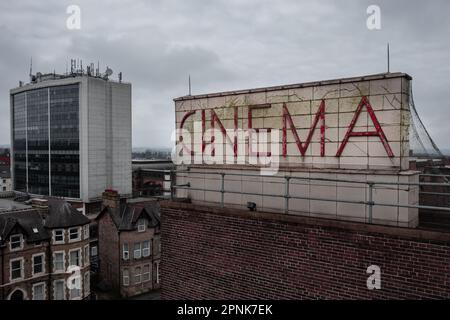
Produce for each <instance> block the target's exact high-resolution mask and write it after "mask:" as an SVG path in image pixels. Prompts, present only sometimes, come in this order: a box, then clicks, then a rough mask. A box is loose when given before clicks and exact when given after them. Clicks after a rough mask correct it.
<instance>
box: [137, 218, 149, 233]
mask: <svg viewBox="0 0 450 320" xmlns="http://www.w3.org/2000/svg"><path fill="white" fill-rule="evenodd" d="M137 225H138V232H144V231H145V229H146V227H147V223H146V220H145V219H139V220H138V223H137Z"/></svg>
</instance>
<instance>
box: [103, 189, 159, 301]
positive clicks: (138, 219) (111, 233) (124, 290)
mask: <svg viewBox="0 0 450 320" xmlns="http://www.w3.org/2000/svg"><path fill="white" fill-rule="evenodd" d="M103 206H104V208H103V209H102V211H101V212H100V214H99V215H98V217H97V218H96V220H97V222H98V250H99V266H100V269H99V276H100V281H101V282H103V283H106V284H107V285H108V286H110V287H111V288H112V289H113V291H115V292H116V293H118V294H119V295H120V296H122V297H130V296H134V295H138V294H141V293H145V292H148V291H151V290H154V289H158V288H159V287H160V281H159V262H160V251H161V250H160V217H159V204H158V203H157V202H138V203H131V202H129V203H124V202H121V200H120V195H119V194H118V193H117V192H116V191H114V190H106V191H105V192H104V193H103Z"/></svg>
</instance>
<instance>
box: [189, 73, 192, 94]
mask: <svg viewBox="0 0 450 320" xmlns="http://www.w3.org/2000/svg"><path fill="white" fill-rule="evenodd" d="M191 93H192V92H191V75H189V95H191Z"/></svg>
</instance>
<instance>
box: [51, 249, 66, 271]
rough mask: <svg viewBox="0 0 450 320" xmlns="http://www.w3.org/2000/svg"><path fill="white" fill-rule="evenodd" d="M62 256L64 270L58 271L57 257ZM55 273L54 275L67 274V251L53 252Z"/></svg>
mask: <svg viewBox="0 0 450 320" xmlns="http://www.w3.org/2000/svg"><path fill="white" fill-rule="evenodd" d="M57 254H58V255H59V254H62V269H56V255H57ZM53 272H54V273H64V272H66V252H65V251H55V252H53Z"/></svg>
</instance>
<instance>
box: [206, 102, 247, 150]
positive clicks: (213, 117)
mask: <svg viewBox="0 0 450 320" xmlns="http://www.w3.org/2000/svg"><path fill="white" fill-rule="evenodd" d="M204 115H205V114H204V111H203V113H202V127H203V134H204V133H205V116H204ZM216 122H217V124H218V125H219V128H220V131H222V134H223V135H224V136H225V138H226V139H227V140H228V141H229V143H231V144H233V151H234V156H235V157H237V142H238V141H237V134H236V133H237V132H236V131H237V129H238V109H237V107H234V139H233V140H234V142H232V141H231V139H230V137H229V136H228V135H227V131H226V129H225V127H224V126H223V124H222V121H220V119H219V117H218V116H217V114H216V112H215V111H214V110H213V109H211V129H214V124H215V123H216ZM202 139H203V138H202ZM214 140H215V137H214V136H212V137H211V144H213V143H214ZM202 144H203V150H202V151H205V142H203V143H202ZM211 155H212V156H214V155H215V149H214V147H213V148H212V150H211Z"/></svg>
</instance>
